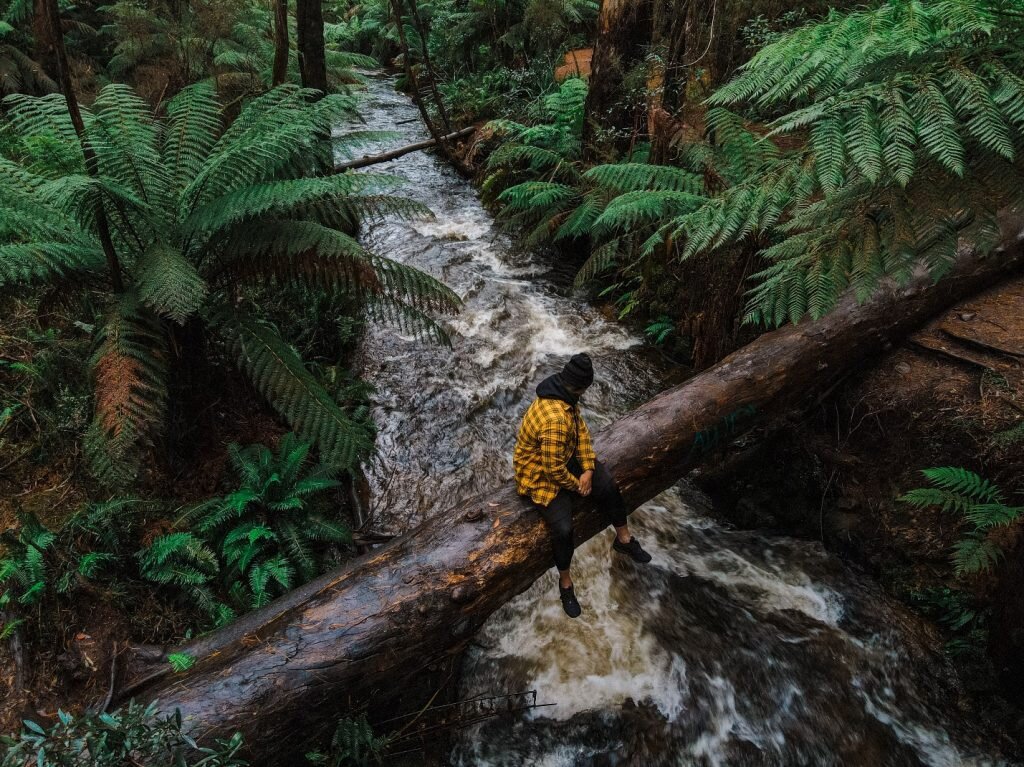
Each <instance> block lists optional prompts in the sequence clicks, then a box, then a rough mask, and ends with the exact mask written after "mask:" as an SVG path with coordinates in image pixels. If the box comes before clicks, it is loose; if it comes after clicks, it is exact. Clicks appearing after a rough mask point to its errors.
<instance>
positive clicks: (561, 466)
mask: <svg viewBox="0 0 1024 767" xmlns="http://www.w3.org/2000/svg"><path fill="white" fill-rule="evenodd" d="M568 438H569V431H568V429H567V428H566V423H565V421H563V420H558V421H550V422H548V424H546V425H545V426H544V430H543V431H542V432H541V435H540V461H541V468H542V469H543V471H544V475H545V476H546V477H547V478H548V479H550V480H551V481H552V482H553V483H555V484H556V485H557V486H558V487H564V488H565V489H567V490H573V491H575V492H579V489H580V483H579V480H577V479H576V477H574V476H573V475H572V472H570V471H569V469H568V468H567V467H566V463H565V459H564V454H565V442H566V440H567V439H568Z"/></svg>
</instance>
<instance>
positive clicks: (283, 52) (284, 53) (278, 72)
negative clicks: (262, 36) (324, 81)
mask: <svg viewBox="0 0 1024 767" xmlns="http://www.w3.org/2000/svg"><path fill="white" fill-rule="evenodd" d="M325 78H326V75H325ZM287 79H288V0H274V74H273V83H272V84H273V85H274V87H275V88H276V87H277V86H278V85H281V84H282V83H283V82H284V81H285V80H287Z"/></svg>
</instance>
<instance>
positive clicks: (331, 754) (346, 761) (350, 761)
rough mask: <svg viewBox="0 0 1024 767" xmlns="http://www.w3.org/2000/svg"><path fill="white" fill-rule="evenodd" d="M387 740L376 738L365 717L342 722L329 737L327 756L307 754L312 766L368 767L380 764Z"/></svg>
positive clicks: (316, 752) (320, 753)
mask: <svg viewBox="0 0 1024 767" xmlns="http://www.w3.org/2000/svg"><path fill="white" fill-rule="evenodd" d="M389 742H390V739H389V738H388V737H387V736H386V735H383V736H382V735H376V734H375V733H374V731H373V727H371V726H370V723H369V722H368V721H367V720H366V716H365V715H363V716H360V717H359V718H358V719H342V720H341V721H339V722H338V726H337V727H336V728H335V730H334V735H333V736H332V737H331V743H330V748H329V749H328V751H327V753H323V752H320V751H313V752H311V753H308V754H306V759H307V760H308V761H309V762H310V763H312V764H320V765H326V767H369V766H370V765H373V764H381V763H382V760H383V757H384V753H385V750H386V749H387V747H388V744H389Z"/></svg>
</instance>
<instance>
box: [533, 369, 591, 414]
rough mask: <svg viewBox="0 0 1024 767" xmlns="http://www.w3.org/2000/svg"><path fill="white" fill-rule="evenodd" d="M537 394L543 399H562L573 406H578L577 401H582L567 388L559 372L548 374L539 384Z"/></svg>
mask: <svg viewBox="0 0 1024 767" xmlns="http://www.w3.org/2000/svg"><path fill="white" fill-rule="evenodd" d="M537 396H538V397H540V398H541V399H560V400H562V402H568V403H569V404H570V405H572V406H573V407H576V403H577V402H579V401H580V398H579V397H577V396H576V395H575V394H573V393H572V392H571V391H569V390H568V389H566V388H565V384H564V383H562V377H561V376H560V375H558V373H555V374H554V375H553V376H548V377H547V378H545V379H544V380H543V381H541V382H540V383H539V384H537Z"/></svg>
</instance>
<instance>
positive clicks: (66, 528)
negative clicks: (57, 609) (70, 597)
mask: <svg viewBox="0 0 1024 767" xmlns="http://www.w3.org/2000/svg"><path fill="white" fill-rule="evenodd" d="M146 507H147V504H144V503H142V502H140V501H137V500H135V499H118V500H112V501H108V502H106V503H98V504H91V505H88V506H85V507H83V508H82V509H80V510H79V511H77V512H75V513H74V514H72V515H71V516H70V517H69V518H68V519H67V520H66V521H65V522H64V524H63V526H62V527H60V528H59V529H50V528H49V527H47V526H46V525H44V524H43V523H42V522H41V521H40V519H39V518H38V517H37V516H36V515H35V514H32V513H29V512H23V513H21V514H20V515H19V521H20V523H21V524H20V527H18V528H17V529H10V530H6V531H4V532H3V533H0V541H2V543H3V547H4V554H3V558H2V559H0V612H6V613H7V614H8V616H9V619H8V622H7V624H6V625H5V626H4V627H3V628H2V629H0V635H2V636H3V638H6V637H7V636H9V635H10V634H11V632H12V631H13V630H14V628H15V627H16V625H18V624H20V623H23V622H25V620H26V618H27V617H28V616H29V614H30V613H29V608H31V607H33V606H36V605H39V604H40V603H42V602H43V601H44V600H45V599H46V598H48V597H51V596H57V595H66V594H70V593H72V592H74V591H75V590H76V589H78V588H79V587H80V586H81V585H82V584H83V583H86V582H89V581H99V580H109V579H110V578H111V577H112V573H114V572H115V570H116V569H117V567H118V565H120V564H123V563H124V562H126V561H128V560H129V553H130V551H129V550H130V548H131V546H132V545H133V542H134V532H135V524H134V522H135V520H136V518H137V515H138V513H139V512H140V511H142V510H143V509H145V508H146Z"/></svg>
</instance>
